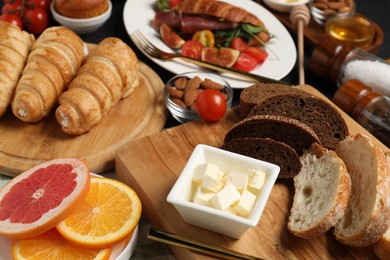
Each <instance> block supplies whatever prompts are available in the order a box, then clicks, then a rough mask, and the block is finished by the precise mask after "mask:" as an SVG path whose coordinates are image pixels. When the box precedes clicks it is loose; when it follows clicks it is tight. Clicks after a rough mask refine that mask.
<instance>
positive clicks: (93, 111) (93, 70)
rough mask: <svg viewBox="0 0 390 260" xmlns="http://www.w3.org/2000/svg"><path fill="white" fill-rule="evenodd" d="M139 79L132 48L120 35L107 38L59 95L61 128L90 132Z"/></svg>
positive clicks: (128, 92) (58, 115) (66, 131)
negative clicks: (119, 37)
mask: <svg viewBox="0 0 390 260" xmlns="http://www.w3.org/2000/svg"><path fill="white" fill-rule="evenodd" d="M138 81H139V78H138V59H137V57H136V55H135V53H134V52H133V50H132V49H131V48H130V47H129V46H128V45H127V44H126V43H124V42H123V41H122V40H120V39H118V38H115V37H109V38H106V39H104V40H103V41H101V42H100V43H99V44H98V45H97V47H96V48H95V49H94V50H93V51H92V52H91V53H90V55H89V56H88V58H87V60H86V61H85V63H84V65H83V66H82V67H81V68H80V70H79V71H78V73H77V76H76V77H75V78H74V79H73V80H72V82H71V83H70V84H69V86H68V90H67V91H65V92H64V93H63V94H62V95H61V97H60V99H59V103H60V105H59V107H58V108H57V110H56V113H55V115H56V118H57V121H58V122H59V124H60V125H61V127H62V130H63V131H64V132H65V133H68V134H71V135H79V134H83V133H85V132H88V131H89V130H91V129H92V128H93V127H94V126H96V125H97V124H98V123H99V122H100V121H101V120H102V119H103V118H104V117H105V116H106V115H107V114H108V112H109V111H110V110H111V108H112V107H113V106H115V105H116V104H117V103H118V102H119V100H120V99H121V98H125V97H127V96H129V95H130V94H131V93H132V92H133V91H134V88H135V87H136V86H138Z"/></svg>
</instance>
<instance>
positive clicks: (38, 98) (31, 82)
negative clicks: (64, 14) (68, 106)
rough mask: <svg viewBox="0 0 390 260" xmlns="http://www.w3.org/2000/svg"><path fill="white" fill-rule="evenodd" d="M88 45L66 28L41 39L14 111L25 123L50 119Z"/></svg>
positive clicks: (51, 29)
mask: <svg viewBox="0 0 390 260" xmlns="http://www.w3.org/2000/svg"><path fill="white" fill-rule="evenodd" d="M85 50H86V48H85V44H84V42H83V41H82V40H81V38H80V37H79V36H78V35H77V34H76V33H74V32H73V31H71V30H69V29H67V28H66V27H63V26H55V27H49V28H48V29H46V30H45V31H43V33H42V34H41V35H40V36H39V37H38V39H37V40H36V42H35V43H34V45H33V46H32V49H31V52H30V54H29V56H28V58H27V63H26V66H25V68H24V70H23V73H22V76H21V78H20V80H19V83H18V85H17V87H16V90H15V96H14V98H13V100H12V104H11V107H12V112H13V113H14V115H15V116H16V117H18V118H19V119H20V120H22V121H24V122H37V121H39V120H41V119H43V118H44V117H46V116H47V115H48V114H49V113H50V111H51V109H52V108H53V106H54V105H55V104H57V102H58V98H59V96H60V95H61V93H62V92H63V91H64V89H65V88H66V86H67V85H68V83H69V82H70V81H71V80H72V79H73V78H74V77H75V75H76V73H77V70H78V69H79V68H80V66H81V64H82V62H83V60H84V57H85V56H86V55H85V54H86V52H85Z"/></svg>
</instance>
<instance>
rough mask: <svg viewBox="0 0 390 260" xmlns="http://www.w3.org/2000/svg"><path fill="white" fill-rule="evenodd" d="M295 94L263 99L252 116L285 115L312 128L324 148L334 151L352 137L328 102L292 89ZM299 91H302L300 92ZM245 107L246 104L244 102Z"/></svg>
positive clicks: (342, 120)
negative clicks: (343, 141) (342, 141)
mask: <svg viewBox="0 0 390 260" xmlns="http://www.w3.org/2000/svg"><path fill="white" fill-rule="evenodd" d="M290 89H291V90H292V91H291V93H288V92H287V91H284V93H281V94H272V95H269V97H266V96H264V97H263V98H261V99H260V100H259V102H258V104H257V105H255V106H254V107H253V108H252V110H251V111H250V112H249V114H248V117H251V116H254V115H282V116H285V117H289V118H293V119H296V120H298V121H300V122H302V123H304V124H306V125H307V126H309V127H310V128H311V129H313V131H314V132H315V133H316V134H317V136H318V138H319V139H320V142H321V145H323V146H324V147H326V148H328V149H332V150H334V149H335V148H336V145H337V144H338V143H339V142H340V141H341V140H343V139H344V138H346V137H347V136H348V134H349V131H348V126H347V124H346V122H345V121H344V119H343V117H342V116H341V114H340V113H339V112H338V111H337V110H336V109H335V108H334V107H333V106H332V105H331V104H330V103H328V102H326V101H325V100H323V99H321V98H319V97H315V96H313V95H310V94H308V93H307V92H305V91H302V90H299V89H295V88H291V87H290ZM297 90H298V91H297ZM242 103H245V101H242Z"/></svg>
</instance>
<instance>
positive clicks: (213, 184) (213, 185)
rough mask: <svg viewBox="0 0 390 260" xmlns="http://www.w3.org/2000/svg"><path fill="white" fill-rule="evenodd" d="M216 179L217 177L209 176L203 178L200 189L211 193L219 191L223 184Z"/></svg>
mask: <svg viewBox="0 0 390 260" xmlns="http://www.w3.org/2000/svg"><path fill="white" fill-rule="evenodd" d="M217 178H218V177H215V176H210V175H206V176H204V177H203V180H202V184H201V187H202V188H204V189H206V190H209V191H213V192H217V191H219V190H220V189H221V188H222V187H223V182H221V181H220V180H218V179H217Z"/></svg>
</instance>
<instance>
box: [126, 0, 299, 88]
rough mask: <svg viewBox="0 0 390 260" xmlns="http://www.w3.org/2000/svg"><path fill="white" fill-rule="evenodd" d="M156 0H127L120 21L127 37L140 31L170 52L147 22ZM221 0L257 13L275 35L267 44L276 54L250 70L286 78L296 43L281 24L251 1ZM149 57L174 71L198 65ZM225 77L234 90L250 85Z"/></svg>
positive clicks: (150, 17)
mask: <svg viewBox="0 0 390 260" xmlns="http://www.w3.org/2000/svg"><path fill="white" fill-rule="evenodd" d="M155 1H156V0H142V1H135V0H127V1H126V3H125V6H124V9H123V21H124V24H125V28H126V31H127V33H128V34H129V35H130V38H131V33H132V32H134V31H135V30H140V31H141V32H142V33H143V34H144V35H145V36H146V37H147V38H148V39H149V40H150V41H151V42H152V43H153V44H154V45H156V46H157V47H159V48H160V49H162V50H164V51H167V52H172V50H171V49H170V48H169V47H168V46H166V45H165V44H164V43H163V42H162V41H161V39H160V37H159V35H158V33H157V32H156V31H155V30H154V29H153V28H152V27H151V26H150V22H151V20H152V19H153V17H154V14H155V11H154V9H153V5H154V3H155ZM221 1H224V2H228V3H231V4H236V5H237V3H238V2H239V6H240V7H241V8H243V9H246V10H248V11H249V12H251V13H253V14H254V15H256V16H258V17H259V18H260V19H261V20H262V21H263V22H264V23H265V25H266V27H267V28H268V29H269V31H270V32H271V33H273V34H274V35H275V36H276V38H274V39H272V40H271V41H270V42H269V43H268V46H269V48H270V49H271V50H272V52H274V53H276V55H277V57H276V56H275V55H273V54H272V52H270V51H268V53H269V55H268V57H267V59H266V61H265V62H264V63H263V64H262V65H261V66H259V67H258V68H256V69H255V70H253V71H251V72H252V73H254V74H258V75H261V76H265V77H269V78H273V79H276V80H279V79H282V78H283V77H285V76H286V75H287V74H288V73H289V72H290V71H291V70H292V68H293V67H294V65H295V62H296V59H297V51H296V47H295V43H294V41H293V39H292V38H291V35H290V33H289V32H288V31H287V29H286V28H285V27H284V25H283V24H282V23H281V22H280V21H279V20H278V19H277V18H276V17H275V16H274V15H273V14H272V13H270V12H269V11H268V10H267V9H265V8H264V7H262V6H261V5H259V4H258V3H256V2H254V1H251V0H240V1H237V0H236V1H235V0H221ZM141 51H142V50H141ZM145 55H146V54H145ZM147 56H148V55H147ZM148 57H149V58H150V59H151V60H152V61H153V62H155V63H157V64H158V65H159V66H161V67H163V68H165V69H166V70H169V71H170V72H172V73H175V74H179V73H184V72H188V71H192V70H196V69H199V67H198V66H196V65H194V64H190V63H187V62H184V61H180V60H178V59H176V60H175V61H162V60H158V59H155V58H152V57H150V56H148ZM224 77H225V78H226V80H228V81H229V83H230V84H231V86H232V88H236V89H238V88H245V87H248V86H250V85H252V84H253V82H251V81H248V80H246V79H243V78H238V77H237V76H232V75H230V74H225V75H224Z"/></svg>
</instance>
